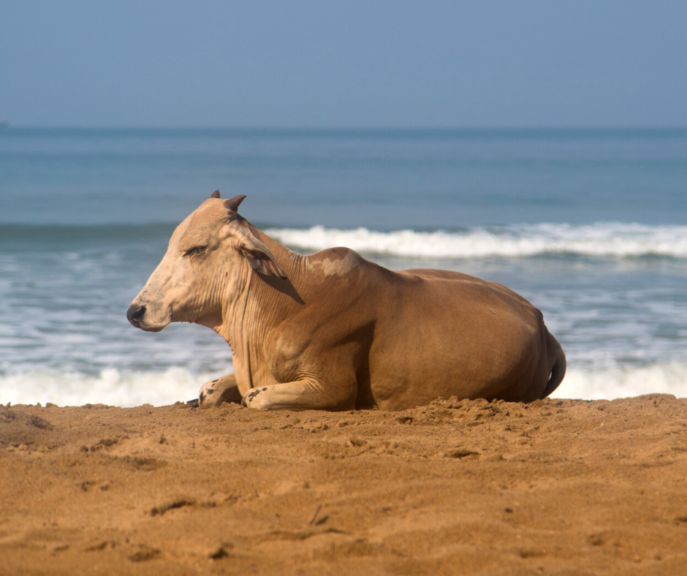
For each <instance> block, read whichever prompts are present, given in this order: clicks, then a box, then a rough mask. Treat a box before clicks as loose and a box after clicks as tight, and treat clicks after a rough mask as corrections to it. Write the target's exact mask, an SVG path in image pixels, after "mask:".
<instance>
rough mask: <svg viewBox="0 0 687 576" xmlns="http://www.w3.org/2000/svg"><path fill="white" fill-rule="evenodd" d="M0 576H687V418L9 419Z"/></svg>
mask: <svg viewBox="0 0 687 576" xmlns="http://www.w3.org/2000/svg"><path fill="white" fill-rule="evenodd" d="M0 466H1V468H0V469H1V470H2V473H1V477H0V559H1V560H0V573H1V574H70V575H71V574H89V575H92V574H113V573H116V574H199V573H200V574H203V573H207V574H303V575H310V574H313V575H315V574H317V575H318V576H320V575H323V574H332V575H334V574H336V575H339V574H409V575H410V574H432V575H435V574H508V575H511V574H576V575H578V574H595V575H598V574H684V573H686V572H687V399H679V400H678V399H675V398H674V397H673V396H668V395H651V396H642V397H639V398H633V399H625V400H616V401H612V402H608V401H595V402H584V401H572V400H545V401H538V402H535V403H534V404H531V405H523V404H511V403H504V402H495V403H488V402H486V401H479V400H477V401H462V402H457V401H455V400H453V401H452V400H448V401H446V400H441V401H437V402H435V403H434V404H433V405H431V406H429V407H425V408H418V409H414V410H408V411H405V412H381V411H358V412H345V413H324V412H274V413H269V412H267V413H261V412H257V411H254V410H248V409H244V408H240V407H238V406H236V405H231V406H229V405H225V406H223V407H222V408H218V409H213V410H199V409H195V408H191V407H189V406H187V405H185V404H177V405H174V406H167V407H161V408H153V407H152V406H141V407H138V408H130V409H123V408H112V407H107V406H103V405H95V406H85V407H80V408H59V407H56V406H51V405H49V406H47V407H38V406H12V407H2V406H0Z"/></svg>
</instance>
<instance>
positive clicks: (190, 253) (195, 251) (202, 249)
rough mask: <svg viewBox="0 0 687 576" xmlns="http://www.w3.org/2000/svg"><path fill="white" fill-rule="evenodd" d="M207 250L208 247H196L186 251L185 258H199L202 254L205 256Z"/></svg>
mask: <svg viewBox="0 0 687 576" xmlns="http://www.w3.org/2000/svg"><path fill="white" fill-rule="evenodd" d="M207 249H208V247H207V246H194V247H193V248H190V249H189V250H186V252H184V256H199V255H200V254H203V253H204V252H205V251H206V250H207Z"/></svg>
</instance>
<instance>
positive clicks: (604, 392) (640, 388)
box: [0, 363, 687, 407]
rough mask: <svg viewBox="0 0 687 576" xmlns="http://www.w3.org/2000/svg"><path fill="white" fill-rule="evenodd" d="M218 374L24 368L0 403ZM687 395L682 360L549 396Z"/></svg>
mask: <svg viewBox="0 0 687 576" xmlns="http://www.w3.org/2000/svg"><path fill="white" fill-rule="evenodd" d="M217 376H219V374H199V375H194V374H191V373H190V372H189V371H188V370H185V369H183V368H170V369H169V370H166V371H164V372H138V373H133V374H122V373H120V372H118V371H117V370H114V369H108V370H103V371H102V372H101V373H100V374H99V375H98V376H87V375H84V374H79V373H76V372H70V373H60V372H48V371H35V372H24V373H20V374H14V375H5V376H0V403H7V402H12V403H13V404H36V403H38V402H40V403H41V404H45V403H47V402H52V403H53V404H57V405H58V406H82V405H84V404H97V403H102V404H108V405H110V406H122V407H127V406H140V405H141V404H152V405H153V406H164V405H167V404H173V403H174V402H177V401H185V400H190V399H192V398H196V397H197V394H198V389H199V388H200V385H201V384H202V383H203V382H206V381H207V380H209V379H212V378H216V377H217ZM657 392H658V393H665V394H674V395H675V396H678V397H687V365H684V364H676V363H673V364H655V365H652V366H646V367H642V368H629V367H628V368H613V369H607V370H583V369H577V368H572V369H569V370H568V373H567V375H566V377H565V380H564V381H563V383H562V384H561V385H560V387H559V388H558V389H557V390H556V391H555V392H554V394H553V396H552V397H554V398H579V399H585V400H603V399H606V400H612V399H614V398H626V397H630V396H639V395H641V394H652V393H657Z"/></svg>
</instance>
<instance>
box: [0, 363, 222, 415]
mask: <svg viewBox="0 0 687 576" xmlns="http://www.w3.org/2000/svg"><path fill="white" fill-rule="evenodd" d="M218 376H219V374H198V375H194V374H191V372H189V371H188V370H186V369H184V368H169V369H168V370H165V371H164V372H134V373H130V374H126V373H122V372H120V371H119V370H116V369H114V368H108V369H105V370H103V371H101V372H100V374H98V375H87V374H82V373H80V372H58V371H49V370H36V371H27V372H20V373H17V374H7V375H3V376H0V403H3V404H6V403H7V402H12V404H36V403H38V402H40V403H41V404H46V403H47V402H52V403H53V404H57V405H58V406H83V405H84V404H107V405H109V406H120V407H131V406H140V405H142V404H152V405H153V406H165V405H167V404H174V403H175V402H177V401H187V400H192V399H194V398H197V397H198V390H199V389H200V386H201V384H203V383H204V382H207V381H208V380H211V379H213V378H217V377H218Z"/></svg>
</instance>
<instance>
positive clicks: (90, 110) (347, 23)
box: [0, 0, 687, 127]
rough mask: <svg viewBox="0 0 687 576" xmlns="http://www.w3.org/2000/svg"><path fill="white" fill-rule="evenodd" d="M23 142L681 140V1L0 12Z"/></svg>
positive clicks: (328, 1)
mask: <svg viewBox="0 0 687 576" xmlns="http://www.w3.org/2000/svg"><path fill="white" fill-rule="evenodd" d="M1 111H4V112H5V113H6V115H7V118H8V120H9V121H10V123H11V124H12V125H15V126H20V125H23V126H208V127H223V126H266V127H270V126H275V127H290V126H303V127H330V126H333V127H366V126H371V127H411V126H436V127H460V126H687V1H684V0H675V1H661V0H646V1H644V2H637V1H633V0H593V1H586V0H584V1H583V0H575V1H568V0H566V1H557V0H544V1H527V0H519V1H516V0H476V1H461V0H448V1H440V0H436V1H434V0H418V1H412V2H411V1H405V0H389V1H386V0H312V1H307V0H288V1H286V0H278V1H277V0H274V1H261V0H250V1H226V0H225V1H219V0H216V1H210V0H208V1H195V2H191V1H188V2H180V1H173V0H165V1H160V2H153V1H145V0H136V1H125V0H117V1H115V2H98V1H93V0H88V1H76V0H60V1H52V0H51V1H41V2H39V1H33V0H21V1H19V0H0V112H1Z"/></svg>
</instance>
